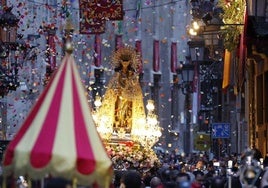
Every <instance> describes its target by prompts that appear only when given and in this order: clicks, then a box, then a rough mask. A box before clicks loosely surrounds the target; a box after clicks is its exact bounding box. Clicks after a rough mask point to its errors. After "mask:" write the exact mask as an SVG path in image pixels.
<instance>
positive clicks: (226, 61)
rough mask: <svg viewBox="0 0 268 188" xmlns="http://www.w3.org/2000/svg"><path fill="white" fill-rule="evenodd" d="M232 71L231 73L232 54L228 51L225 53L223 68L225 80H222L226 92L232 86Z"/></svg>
mask: <svg viewBox="0 0 268 188" xmlns="http://www.w3.org/2000/svg"><path fill="white" fill-rule="evenodd" d="M230 71H231V52H230V51H228V50H227V49H226V50H225V53H224V67H223V80H222V89H223V90H226V89H227V87H228V86H229V84H230Z"/></svg>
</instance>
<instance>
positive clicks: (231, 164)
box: [113, 149, 268, 188]
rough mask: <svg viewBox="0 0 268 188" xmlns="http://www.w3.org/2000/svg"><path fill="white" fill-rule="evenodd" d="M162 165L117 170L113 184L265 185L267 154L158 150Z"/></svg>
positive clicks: (129, 187) (132, 187)
mask: <svg viewBox="0 0 268 188" xmlns="http://www.w3.org/2000/svg"><path fill="white" fill-rule="evenodd" d="M159 159H160V160H161V163H162V165H161V167H160V168H157V169H151V170H150V171H141V170H137V169H128V170H125V171H116V172H115V178H114V184H113V186H114V187H115V188H146V187H151V188H231V187H233V188H239V187H247V188H248V187H250V188H253V187H256V188H259V187H260V188H265V187H268V171H267V172H266V169H268V156H262V155H261V153H260V152H259V151H258V150H257V149H250V150H247V151H245V152H244V153H243V154H240V155H237V154H233V155H228V156H227V155H226V156H224V157H220V158H218V159H216V158H213V159H209V156H208V155H207V154H206V153H199V154H191V155H188V156H181V155H176V153H175V152H171V153H160V154H159Z"/></svg>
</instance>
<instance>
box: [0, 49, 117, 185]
mask: <svg viewBox="0 0 268 188" xmlns="http://www.w3.org/2000/svg"><path fill="white" fill-rule="evenodd" d="M3 168H4V175H5V176H7V175H10V174H14V175H17V176H18V175H27V176H29V177H30V178H32V179H41V178H43V177H45V176H46V175H51V176H54V177H63V178H66V179H70V180H73V179H76V180H77V182H78V184H81V185H91V184H93V183H94V184H95V183H96V184H98V185H99V186H102V187H106V186H107V185H108V184H109V183H110V181H111V178H112V173H113V171H112V163H111V160H110V158H109V157H108V155H107V153H106V150H105V148H104V146H103V143H102V141H101V139H100V137H99V135H98V133H97V130H96V127H95V124H94V122H93V118H92V115H91V113H90V108H89V106H88V102H87V99H86V96H85V89H84V87H83V85H82V83H81V80H80V75H79V73H78V70H77V67H76V64H75V61H74V58H73V56H72V55H71V54H67V55H66V56H65V57H64V58H63V60H62V63H61V65H60V67H59V69H58V70H57V72H56V74H55V75H54V76H53V77H52V78H51V80H50V82H49V84H48V85H47V87H46V88H45V90H44V91H43V93H42V94H41V96H40V97H39V99H38V101H37V102H36V104H35V105H34V106H33V109H32V110H31V111H30V113H29V115H28V117H27V118H26V120H25V122H24V123H23V124H22V127H21V128H20V130H19V131H18V133H17V135H16V136H15V138H14V139H13V140H12V141H11V142H10V143H9V145H8V147H7V149H6V151H5V156H4V160H3Z"/></svg>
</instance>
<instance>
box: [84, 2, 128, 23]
mask: <svg viewBox="0 0 268 188" xmlns="http://www.w3.org/2000/svg"><path fill="white" fill-rule="evenodd" d="M79 7H80V11H82V12H87V15H88V17H87V18H91V19H105V20H123V16H124V15H123V1H122V0H113V1H110V0H102V1H100V0H80V1H79Z"/></svg>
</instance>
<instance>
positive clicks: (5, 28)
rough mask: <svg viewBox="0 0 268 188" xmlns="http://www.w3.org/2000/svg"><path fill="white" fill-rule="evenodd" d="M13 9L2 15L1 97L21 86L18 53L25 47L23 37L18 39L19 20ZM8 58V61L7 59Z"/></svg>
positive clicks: (6, 9) (0, 21) (0, 48)
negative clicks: (12, 52)
mask: <svg viewBox="0 0 268 188" xmlns="http://www.w3.org/2000/svg"><path fill="white" fill-rule="evenodd" d="M11 10H12V7H6V8H4V13H3V14H1V15H0V33H1V42H0V58H1V59H2V63H1V65H0V74H1V75H0V95H1V96H2V97H3V96H5V95H6V94H7V93H8V92H9V90H16V88H17V87H18V86H19V82H18V80H17V74H18V64H17V58H18V55H19V53H18V51H17V50H20V49H19V48H21V47H25V45H24V44H25V43H23V42H22V40H21V39H22V37H21V36H20V38H19V40H18V39H17V28H18V22H19V19H18V18H17V17H16V16H15V15H14V14H13V13H12V12H11ZM11 51H15V54H14V57H11V56H10V52H11ZM6 58H8V59H6Z"/></svg>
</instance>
